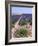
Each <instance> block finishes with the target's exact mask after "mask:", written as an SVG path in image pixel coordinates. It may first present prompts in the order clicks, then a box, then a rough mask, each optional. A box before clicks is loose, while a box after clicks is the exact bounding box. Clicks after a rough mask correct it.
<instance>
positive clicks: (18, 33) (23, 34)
mask: <svg viewBox="0 0 38 46" xmlns="http://www.w3.org/2000/svg"><path fill="white" fill-rule="evenodd" d="M27 33H28V31H27V30H26V29H23V28H22V29H20V30H17V31H16V32H15V37H27Z"/></svg>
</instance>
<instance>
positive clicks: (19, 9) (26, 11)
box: [11, 7, 32, 15]
mask: <svg viewBox="0 0 38 46" xmlns="http://www.w3.org/2000/svg"><path fill="white" fill-rule="evenodd" d="M11 14H12V15H13V14H32V8H28V7H11Z"/></svg>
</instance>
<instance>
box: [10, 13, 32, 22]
mask: <svg viewBox="0 0 38 46" xmlns="http://www.w3.org/2000/svg"><path fill="white" fill-rule="evenodd" d="M21 16H22V19H31V18H32V14H21V15H11V16H10V19H11V21H13V20H18V19H19V18H20V17H21Z"/></svg>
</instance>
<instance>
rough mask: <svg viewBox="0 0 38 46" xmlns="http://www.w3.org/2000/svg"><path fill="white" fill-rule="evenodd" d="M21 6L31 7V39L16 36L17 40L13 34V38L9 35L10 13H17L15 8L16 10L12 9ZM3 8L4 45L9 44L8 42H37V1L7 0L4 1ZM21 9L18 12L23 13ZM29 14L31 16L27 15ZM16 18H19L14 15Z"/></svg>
mask: <svg viewBox="0 0 38 46" xmlns="http://www.w3.org/2000/svg"><path fill="white" fill-rule="evenodd" d="M17 7H18V8H17ZM20 7H21V8H20ZM22 7H24V8H27V7H28V8H30V9H32V10H31V11H32V17H31V18H32V38H31V37H30V38H31V39H28V37H27V39H26V38H24V36H23V38H20V37H19V38H18V39H19V40H17V38H16V36H15V37H14V39H12V36H11V34H12V32H11V26H10V21H11V18H12V17H11V15H12V13H13V14H14V15H18V14H16V13H18V11H19V10H17V11H16V12H15V11H14V10H15V9H23V8H22ZM28 8H27V9H28ZM5 10H6V31H5V45H10V44H24V43H36V42H37V3H36V2H22V1H9V2H5ZM22 11H23V10H22ZM22 11H21V10H20V12H19V13H20V14H21V13H23V12H22ZM27 11H28V10H27ZM29 11H30V10H29ZM26 13H27V12H26ZM29 13H31V12H29ZM20 14H19V15H20ZM23 15H24V14H23ZM29 16H31V15H29ZM13 18H14V17H13ZM16 18H19V17H16ZM12 20H13V19H12ZM17 27H18V26H17ZM21 27H22V26H21ZM22 30H23V29H22ZM23 31H24V30H23ZM15 33H16V32H15ZM14 35H16V34H14ZM17 35H18V34H17ZM10 39H11V40H10ZM15 39H16V41H15ZM21 39H22V40H23V41H22V40H21ZM25 39H26V40H25ZM13 40H14V41H13Z"/></svg>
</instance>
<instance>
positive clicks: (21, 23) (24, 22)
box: [19, 20, 27, 25]
mask: <svg viewBox="0 0 38 46" xmlns="http://www.w3.org/2000/svg"><path fill="white" fill-rule="evenodd" d="M25 24H27V21H26V20H20V22H19V25H25Z"/></svg>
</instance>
